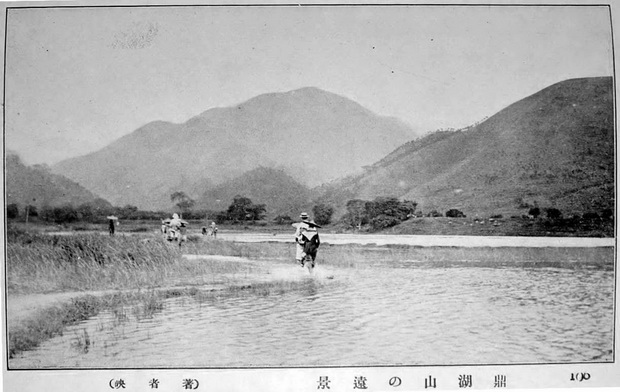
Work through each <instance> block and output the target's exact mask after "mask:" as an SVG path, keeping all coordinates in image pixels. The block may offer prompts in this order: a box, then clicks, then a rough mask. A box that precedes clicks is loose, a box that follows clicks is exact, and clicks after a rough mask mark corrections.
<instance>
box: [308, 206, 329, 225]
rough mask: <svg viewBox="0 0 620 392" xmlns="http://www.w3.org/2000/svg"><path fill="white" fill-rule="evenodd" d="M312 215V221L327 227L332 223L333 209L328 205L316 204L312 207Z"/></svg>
mask: <svg viewBox="0 0 620 392" xmlns="http://www.w3.org/2000/svg"><path fill="white" fill-rule="evenodd" d="M312 213H313V214H314V221H315V222H316V223H317V224H319V225H328V224H330V223H331V221H332V215H333V214H334V207H332V206H330V205H328V204H323V203H320V204H317V205H315V206H314V207H312Z"/></svg>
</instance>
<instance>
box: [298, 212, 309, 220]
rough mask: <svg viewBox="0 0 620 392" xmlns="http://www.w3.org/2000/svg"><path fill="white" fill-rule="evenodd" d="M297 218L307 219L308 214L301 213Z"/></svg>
mask: <svg viewBox="0 0 620 392" xmlns="http://www.w3.org/2000/svg"><path fill="white" fill-rule="evenodd" d="M299 217H300V218H301V219H308V213H307V212H302V213H301V215H299Z"/></svg>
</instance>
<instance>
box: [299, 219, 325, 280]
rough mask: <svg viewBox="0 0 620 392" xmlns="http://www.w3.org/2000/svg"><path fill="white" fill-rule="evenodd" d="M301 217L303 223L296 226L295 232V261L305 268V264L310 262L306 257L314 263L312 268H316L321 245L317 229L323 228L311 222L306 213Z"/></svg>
mask: <svg viewBox="0 0 620 392" xmlns="http://www.w3.org/2000/svg"><path fill="white" fill-rule="evenodd" d="M299 217H300V218H301V222H299V223H297V224H296V226H297V230H296V231H295V242H296V252H295V260H296V261H297V263H299V264H300V265H301V266H302V267H304V265H305V262H306V261H308V260H307V257H306V256H309V257H310V261H311V263H312V264H311V267H312V268H314V260H315V259H316V253H317V250H318V249H319V245H320V244H321V241H320V239H319V233H318V231H317V230H316V229H317V227H318V228H320V227H321V226H319V225H317V224H316V223H314V222H313V221H311V220H309V218H308V214H307V213H305V212H302V213H301V215H300V216H299Z"/></svg>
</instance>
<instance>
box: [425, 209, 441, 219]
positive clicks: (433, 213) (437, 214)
mask: <svg viewBox="0 0 620 392" xmlns="http://www.w3.org/2000/svg"><path fill="white" fill-rule="evenodd" d="M426 216H428V217H429V218H439V217H441V213H440V212H439V211H437V210H433V211H431V212H429V213H428V214H427V215H426Z"/></svg>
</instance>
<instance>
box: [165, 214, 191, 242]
mask: <svg viewBox="0 0 620 392" xmlns="http://www.w3.org/2000/svg"><path fill="white" fill-rule="evenodd" d="M187 225H188V224H187V222H186V221H184V220H182V219H181V218H179V214H176V213H175V214H172V219H170V223H168V241H179V246H181V244H182V243H183V242H184V241H187Z"/></svg>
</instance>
